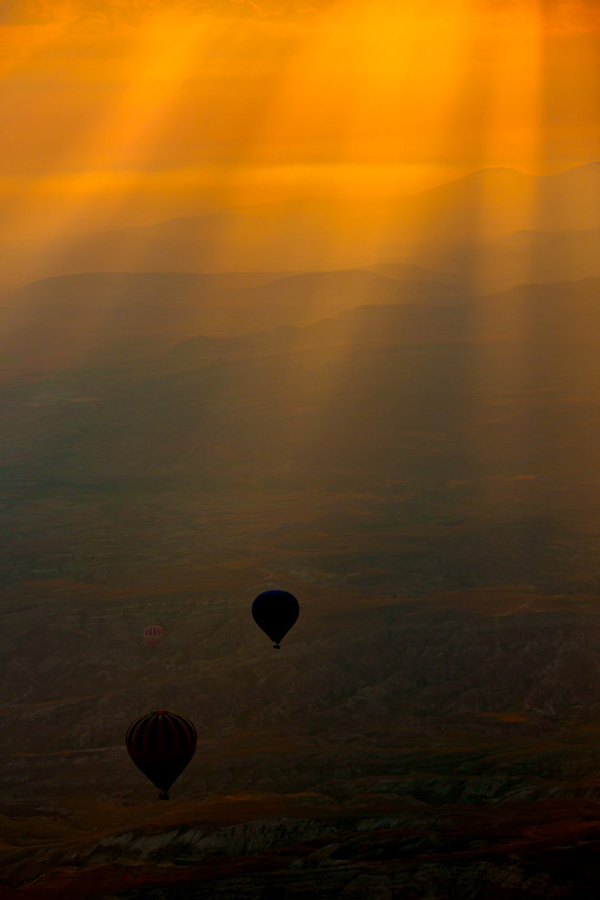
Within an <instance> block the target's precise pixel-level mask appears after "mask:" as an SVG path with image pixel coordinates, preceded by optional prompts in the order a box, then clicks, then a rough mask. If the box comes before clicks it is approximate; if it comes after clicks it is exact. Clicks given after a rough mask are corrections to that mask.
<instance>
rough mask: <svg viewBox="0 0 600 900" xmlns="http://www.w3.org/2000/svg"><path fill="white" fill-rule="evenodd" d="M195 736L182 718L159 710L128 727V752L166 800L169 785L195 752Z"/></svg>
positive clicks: (190, 726) (189, 725)
mask: <svg viewBox="0 0 600 900" xmlns="http://www.w3.org/2000/svg"><path fill="white" fill-rule="evenodd" d="M197 741H198V733H197V731H196V729H195V727H194V725H193V724H192V723H191V722H190V720H189V719H186V718H185V716H178V715H176V714H175V713H171V712H165V711H164V710H158V711H157V712H153V713H148V714H147V715H145V716H140V717H139V719H136V720H135V722H132V724H131V725H130V726H129V728H128V730H127V736H126V738H125V743H126V744H127V752H128V753H129V755H130V757H131V758H132V760H133V762H134V763H135V764H136V766H137V767H138V769H139V770H140V772H143V773H144V775H145V776H146V778H149V779H150V781H151V782H152V784H154V785H155V786H156V787H157V788H158V789H159V790H160V794H159V798H160V799H161V800H168V799H169V794H168V793H167V792H168V790H169V788H170V787H171V785H172V784H173V783H174V782H175V781H176V780H177V779H178V778H179V776H180V775H181V773H182V772H183V770H184V769H185V767H186V766H187V764H188V763H189V761H190V760H191V758H192V756H193V755H194V753H195V752H196V743H197Z"/></svg>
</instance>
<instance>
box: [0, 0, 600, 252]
mask: <svg viewBox="0 0 600 900" xmlns="http://www.w3.org/2000/svg"><path fill="white" fill-rule="evenodd" d="M0 40H1V41H2V46H3V57H2V59H3V61H2V66H1V69H0V76H1V77H0V109H2V115H3V120H4V122H5V139H4V142H3V144H2V146H0V198H2V201H3V204H2V205H3V214H2V217H1V222H0V228H1V232H0V233H1V234H2V236H4V237H7V236H11V237H36V236H48V235H53V234H63V235H68V234H70V233H77V232H79V231H80V230H81V229H84V230H96V229H97V228H106V227H111V225H112V224H113V223H121V224H122V223H129V224H146V223H150V222H156V221H160V220H164V219H167V218H172V217H175V216H178V215H193V214H194V213H200V212H202V211H204V210H212V209H224V208H236V207H240V206H246V205H252V204H260V203H262V202H267V203H268V202H273V201H279V202H281V201H283V202H285V201H286V200H297V199H301V198H302V197H311V196H315V197H317V198H319V197H321V198H324V197H327V198H330V199H334V200H335V199H337V200H339V202H340V205H341V207H342V208H343V209H344V215H346V214H347V206H348V201H349V200H351V199H352V198H355V197H358V198H360V197H363V198H368V197H370V196H372V197H374V198H375V199H379V200H381V201H383V200H385V198H388V199H389V200H390V201H393V200H394V198H396V197H399V196H402V195H405V194H410V193H416V192H418V191H420V190H424V189H427V188H430V187H434V186H435V185H439V184H443V183H445V182H448V181H451V180H452V179H453V178H456V177H460V176H461V175H464V174H467V173H468V172H471V171H474V170H477V169H481V168H488V167H496V166H506V167H511V168H516V169H517V170H519V171H526V172H531V173H532V174H545V173H548V172H555V171H560V170H563V169H568V168H571V167H573V166H576V165H579V164H582V163H585V162H591V161H594V160H595V159H597V158H598V157H599V156H600V152H599V149H598V148H600V125H599V122H598V116H597V112H596V111H597V109H598V85H597V78H596V63H597V59H598V48H599V41H600V26H599V16H598V13H597V12H596V11H595V10H594V8H593V6H589V7H586V6H585V5H583V6H582V5H574V4H569V3H555V4H553V5H548V4H541V3H536V2H526V3H520V4H518V5H517V6H515V5H514V4H509V3H505V4H500V5H497V4H485V3H484V4H478V3H475V2H474V0H431V2H429V3H427V4H424V5H423V4H422V5H420V6H416V5H414V4H409V3H404V4H397V3H392V2H387V0H377V2H375V3H373V2H371V3H367V2H366V0H351V2H345V3H319V4H317V5H315V6H313V7H311V8H310V9H309V8H302V7H301V6H300V5H298V6H296V5H294V4H283V3H277V2H271V3H262V4H261V3H250V2H248V3H243V2H213V3H208V4H204V5H202V6H200V4H198V3H192V2H179V3H166V2H161V0H140V2H137V3H122V2H116V0H105V2H101V0H96V2H92V0H64V2H52V3H50V2H43V0H32V2H29V0H22V2H18V0H17V2H13V3H8V4H5V6H4V10H3V12H2V14H1V16H0Z"/></svg>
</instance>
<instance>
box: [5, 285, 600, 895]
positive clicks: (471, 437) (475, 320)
mask: <svg viewBox="0 0 600 900" xmlns="http://www.w3.org/2000/svg"><path fill="white" fill-rule="evenodd" d="M321 274H322V273H321ZM330 274H331V273H330ZM407 274H409V275H410V276H411V277H410V279H409V280H406V278H405V277H404V276H406V275H407ZM415 274H418V273H415V271H414V270H410V272H408V273H407V271H406V270H405V269H402V270H395V271H394V272H391V271H390V270H389V269H387V270H386V272H377V273H375V274H374V273H370V274H367V275H366V274H365V272H359V273H358V274H356V275H355V276H354V275H352V273H351V272H350V273H349V272H346V273H338V274H337V275H336V276H335V277H330V276H329V275H328V276H327V277H325V278H322V277H321V275H314V274H313V275H311V276H310V277H308V276H306V277H304V276H302V277H300V276H298V277H296V276H290V278H289V279H288V278H284V279H279V280H278V279H274V280H272V278H271V276H264V279H263V280H262V281H261V279H260V278H254V282H253V283H250V282H251V281H252V279H250V280H249V281H248V278H246V282H245V283H244V284H245V286H243V288H242V287H241V286H240V285H238V286H237V287H235V285H233V286H232V285H231V284H229V286H227V285H224V284H221V285H220V287H215V283H214V279H213V282H211V283H210V284H208V283H206V284H204V287H203V288H202V290H205V291H206V292H205V294H204V295H203V296H204V300H205V304H204V306H202V305H200V306H198V308H196V306H195V305H194V302H193V301H194V296H195V295H194V294H193V292H192V293H191V294H190V293H189V292H188V288H189V289H190V290H191V288H190V284H192V282H193V281H194V279H193V278H192V276H190V278H186V279H184V280H185V283H186V288H185V291H183V293H182V294H181V296H180V297H179V300H180V301H181V302H180V305H179V306H178V307H177V309H178V310H179V314H180V315H179V317H174V318H173V319H171V320H170V319H169V309H172V306H169V304H170V303H171V299H172V298H171V295H170V293H169V291H170V290H171V289H172V287H173V282H172V280H171V279H170V277H169V278H165V279H163V280H162V281H160V279H159V281H157V282H156V283H155V284H154V289H155V293H154V294H153V298H154V299H153V303H155V305H156V309H157V310H158V312H156V310H155V312H156V317H155V320H154V322H149V323H148V324H147V328H146V330H144V329H143V328H142V325H144V317H143V309H144V296H145V295H144V291H145V289H146V288H144V279H141V280H140V279H137V281H136V279H133V280H132V279H130V280H129V281H127V279H125V281H127V284H128V285H129V288H131V287H132V285H133V284H134V283H135V284H137V287H136V288H135V291H138V292H139V293H138V294H136V292H135V291H133V289H132V294H131V298H130V300H131V302H130V305H129V306H127V304H125V305H124V301H123V302H121V301H120V300H118V298H117V300H118V302H117V300H115V296H114V295H113V294H111V293H110V292H108V293H107V294H106V296H104V300H105V301H106V304H107V305H106V308H105V313H106V315H107V316H108V315H111V316H113V325H114V323H115V322H120V323H121V324H122V326H123V331H122V335H121V336H122V337H123V341H122V342H119V341H117V342H113V344H111V343H110V341H109V342H108V343H106V341H105V338H106V336H107V335H108V334H109V331H110V329H109V330H107V331H106V332H105V333H104V337H102V334H103V333H102V332H101V331H99V330H98V329H97V328H96V326H95V325H94V322H93V321H92V319H89V318H86V316H85V315H83V314H82V319H81V321H79V324H77V323H74V322H71V325H72V328H71V331H69V329H68V328H65V329H64V331H63V333H62V334H61V331H60V328H57V326H56V323H59V322H60V321H61V316H63V319H64V310H65V309H66V308H72V307H73V305H74V304H75V305H76V304H77V302H78V299H77V298H78V295H77V294H76V285H77V284H79V285H80V286H81V284H86V285H87V288H90V285H92V284H95V285H96V288H97V289H98V290H100V288H98V284H99V282H98V280H97V279H96V280H95V279H94V278H91V277H90V278H87V280H86V279H83V280H80V281H79V282H78V281H77V279H75V281H73V280H71V281H68V280H67V281H68V284H69V290H70V291H75V293H73V294H72V295H69V296H68V297H66V296H65V297H63V300H64V304H63V306H62V307H61V306H60V303H59V301H60V300H61V298H60V292H59V293H57V285H56V284H55V283H53V284H50V285H48V284H46V285H42V286H40V285H38V286H34V287H33V288H32V289H31V290H25V291H24V293H23V294H22V295H21V300H22V301H23V302H24V303H25V304H27V303H29V304H31V305H30V307H27V308H29V309H30V312H31V317H32V321H38V320H39V321H42V322H44V323H47V324H48V327H46V325H44V327H41V326H40V328H39V329H38V331H37V332H36V333H35V334H34V333H33V332H32V330H31V329H29V330H28V329H27V328H24V329H22V331H21V332H19V331H18V330H17V331H14V332H13V339H14V341H15V342H17V343H15V345H14V350H15V352H14V359H15V360H17V361H18V362H19V365H20V369H19V371H16V370H15V369H14V368H12V369H11V366H10V365H9V363H8V362H7V365H6V368H5V369H4V371H3V380H2V383H1V384H0V422H1V423H2V436H1V439H0V488H1V495H0V524H1V527H2V534H3V540H2V545H1V547H0V576H1V582H0V675H1V677H0V755H1V758H2V766H1V767H0V785H1V786H0V791H1V796H2V816H1V818H0V829H1V836H0V869H1V872H2V875H1V878H0V882H1V885H2V888H1V889H2V896H3V897H4V896H6V897H7V898H9V900H13V898H19V900H43V898H46V900H58V898H65V900H71V898H72V900H75V898H78V897H90V898H104V900H109V898H110V900H113V898H117V897H118V898H123V900H126V898H140V900H142V898H143V900H156V898H173V900H175V898H184V900H185V898H190V900H191V898H209V897H210V898H217V897H222V898H229V897H239V898H242V900H245V898H247V900H255V898H260V900H268V898H275V900H278V898H279V900H283V898H286V900H295V898H299V900H300V898H309V897H310V898H323V900H327V898H338V897H339V898H394V900H395V898H398V897H403V898H404V897H407V898H428V900H441V898H451V900H453V898H459V897H460V898H492V900H495V898H498V900H513V898H521V897H522V898H536V897H539V898H542V897H543V898H587V897H589V898H591V897H595V896H596V895H597V883H598V875H599V874H600V871H599V865H598V862H597V859H598V848H599V842H600V803H599V801H600V788H599V787H598V782H599V777H600V749H599V748H600V743H599V739H600V725H599V724H598V723H599V718H600V606H599V604H598V595H599V594H598V592H599V590H600V579H599V576H598V571H599V562H600V560H599V555H600V552H599V544H598V534H599V533H600V515H599V513H598V509H599V508H600V503H599V501H600V485H599V482H598V479H597V474H596V469H597V447H598V433H599V432H598V426H599V423H600V418H599V415H598V411H599V409H600V407H599V406H598V390H597V383H596V380H595V378H594V373H595V367H596V360H597V349H598V348H597V343H598V341H597V329H596V320H597V314H596V305H595V298H596V296H597V283H596V281H594V280H590V281H587V282H579V283H577V284H573V285H566V286H565V285H563V286H556V285H554V286H552V287H551V288H546V287H543V286H540V285H534V286H530V287H527V288H515V289H513V290H510V291H507V292H505V293H504V294H497V295H493V296H488V297H485V298H481V297H479V298H477V297H475V296H474V295H473V294H472V293H471V292H470V291H469V290H467V289H466V288H461V287H460V286H457V285H456V284H452V283H451V282H449V281H447V280H444V278H443V276H439V281H436V280H435V278H434V277H433V276H431V274H430V277H426V276H425V275H423V280H422V282H421V283H420V286H418V287H416V286H415V282H414V281H413V280H412V279H413V278H414V276H415ZM371 276H373V277H371ZM388 276H389V277H388ZM401 276H402V277H401ZM148 277H149V276H144V278H145V279H146V280H147V279H148ZM224 277H225V276H224ZM227 277H229V276H227ZM244 277H246V276H244ZM190 279H191V280H190ZM298 279H299V280H298ZM393 279H396V281H395V282H394V280H393ZM403 279H404V280H403ZM109 281H110V279H109ZM125 281H123V279H121V282H119V283H120V285H121V287H120V288H119V290H123V291H125V288H124V287H123V285H124V284H125ZM66 283H67V282H65V284H66ZM367 283H368V285H367ZM111 284H112V285H113V287H114V285H115V284H116V282H114V281H111ZM199 284H200V282H198V281H197V280H196V281H195V282H194V284H193V285H192V287H193V291H198V290H200V287H199ZM344 284H345V285H346V287H345V288H344V289H343V290H342V287H341V285H344ZM352 284H354V288H355V291H354V293H353V292H352V290H351V289H350V287H349V285H350V286H351V285H352ZM394 284H395V286H394ZM74 285H75V287H74ZM273 285H276V286H275V287H273ZM366 285H367V286H368V290H369V291H371V290H373V291H376V292H377V293H376V297H375V299H376V300H377V302H374V303H363V304H362V305H360V304H357V302H356V301H357V297H359V296H362V294H363V293H364V291H365V290H367V287H366ZM103 290H104V289H103ZM227 291H230V292H233V293H230V295H229V299H230V301H231V302H233V300H232V298H233V297H234V294H235V291H237V294H236V296H237V297H238V300H239V299H240V298H241V297H242V296H244V292H249V295H248V296H251V298H252V300H251V302H250V300H249V299H248V297H247V298H246V299H247V302H248V305H247V307H246V309H248V310H249V309H251V304H258V305H257V308H259V307H260V303H259V300H260V297H262V300H260V302H263V307H262V308H263V310H264V316H265V317H268V316H269V315H270V312H269V311H270V310H272V309H273V308H274V305H276V304H277V298H278V297H279V298H280V300H281V310H280V311H281V316H282V323H281V327H277V328H272V329H268V330H260V329H257V330H256V331H254V332H252V333H250V332H249V331H248V328H247V324H244V322H245V320H244V318H243V316H242V315H241V314H240V316H239V317H233V319H232V321H234V322H235V323H236V326H237V329H238V331H237V333H234V329H232V330H230V332H229V333H228V334H218V333H217V332H218V328H217V323H218V321H219V316H221V320H224V317H225V312H224V309H225V307H224V306H220V304H224V303H225V299H224V298H225V297H226V296H227ZM307 291H308V292H309V294H310V293H311V292H312V294H311V296H312V295H314V297H317V295H318V298H319V300H318V303H319V304H321V305H322V304H324V303H325V304H326V303H327V302H329V304H330V305H329V306H328V307H327V312H328V315H327V317H325V318H321V319H319V317H318V316H316V315H315V316H313V314H312V313H309V312H307V310H309V309H310V304H309V305H308V306H303V305H302V303H301V300H302V295H303V292H307ZM211 292H212V293H211ZM278 292H279V293H278ZM259 295H260V297H259ZM327 297H329V298H330V301H327ZM282 298H283V299H282ZM372 299H373V298H372ZM79 300H81V297H80V298H79ZM284 301H285V302H284ZM61 302H62V301H61ZM99 302H100V301H99V300H98V301H97V300H94V308H95V309H96V311H97V304H98V303H99ZM103 302H104V301H103ZM228 302H229V301H228ZM57 303H58V304H59V305H58V306H57V305H56V304H57ZM110 303H113V307H111V306H110ZM317 306H318V304H317V305H315V309H316V308H317ZM243 308H244V307H243V304H242V303H241V302H240V303H239V305H238V306H237V307H236V309H237V310H238V312H239V311H240V310H242V309H243ZM61 309H62V312H61ZM198 309H200V310H201V315H200V313H198ZM573 309H577V311H578V314H577V316H576V323H577V326H576V327H575V325H574V326H573V327H572V328H570V329H566V326H565V322H568V321H569V310H571V311H572V310H573ZM111 310H112V311H111ZM196 314H198V315H200V319H201V320H202V321H203V322H205V323H207V322H209V321H211V322H212V323H213V325H214V328H213V330H212V331H211V330H210V329H207V331H206V333H202V332H194V330H193V329H194V328H195V327H196V324H197V323H196V319H194V316H195V315H196ZM228 314H229V315H230V316H231V308H230V309H229V313H228ZM302 316H304V318H302ZM40 317H41V319H40ZM44 317H45V318H44ZM211 317H212V318H211ZM286 317H287V319H286ZM52 322H54V327H53V329H52V328H51V327H50V324H51V323H52ZM161 322H162V323H169V322H170V326H169V328H167V327H166V326H165V328H164V329H163V327H162V325H161ZM532 322H535V323H537V324H536V326H535V327H533V325H532ZM195 323H196V324H195ZM84 326H85V327H84ZM111 327H112V326H111ZM119 327H121V326H119ZM144 327H145V326H144ZM127 328H129V329H130V330H129V331H127ZM78 329H79V330H78ZM86 329H87V330H88V331H89V333H90V334H91V335H93V336H94V341H95V343H94V341H91V342H90V344H89V345H86V353H85V354H83V355H84V356H85V359H83V358H78V357H77V354H76V353H75V352H74V351H75V350H76V349H77V347H78V346H79V347H80V349H81V347H83V346H84V345H83V344H82V345H78V340H79V337H80V335H81V334H84V333H88V331H86ZM140 329H141V331H140ZM136 335H137V338H136ZM138 338H139V340H138ZM125 339H126V340H125ZM134 339H135V340H136V341H137V343H136V344H135V347H134V345H133V344H132V341H134ZM18 340H21V341H22V343H21V344H18ZM28 341H31V343H30V344H28ZM102 341H105V342H104V343H102ZM7 342H8V339H7ZM8 343H9V342H8ZM134 343H135V341H134ZM42 345H43V346H44V347H45V350H44V353H43V354H42V356H40V357H39V359H44V360H46V366H45V367H44V366H42V365H41V363H40V364H39V367H32V365H31V361H29V362H28V359H29V357H28V356H27V352H29V351H27V352H25V351H26V350H27V347H29V348H30V350H31V353H32V357H31V358H33V357H35V355H36V354H39V353H40V347H41V346H42ZM132 348H133V349H132ZM17 351H18V352H17ZM21 351H23V352H22V353H21ZM86 354H87V355H86ZM7 359H8V357H7ZM271 587H281V588H284V589H286V590H290V591H292V592H293V593H294V594H295V595H296V596H297V597H298V599H299V601H300V604H301V615H300V619H299V621H298V623H297V625H296V626H295V628H294V629H293V631H292V632H291V633H290V634H289V635H288V637H287V638H286V639H285V641H284V645H283V649H282V650H281V652H280V653H274V652H273V650H272V649H271V646H270V643H269V641H268V640H267V639H266V638H265V636H264V635H263V634H262V633H261V632H260V631H259V630H258V629H257V628H256V626H255V624H254V622H253V621H252V618H251V616H250V604H251V602H252V600H253V598H254V597H255V596H256V595H257V594H258V593H259V592H260V591H262V590H265V589H267V588H271ZM150 623H156V624H160V625H161V626H162V627H163V628H164V632H165V636H164V640H163V641H162V643H161V644H160V645H159V647H158V648H156V649H151V648H149V647H148V646H147V645H146V644H145V643H144V641H143V638H142V632H143V629H144V627H145V626H146V625H148V624H150ZM156 708H166V709H170V710H173V711H175V712H181V713H183V714H184V715H187V716H189V717H190V718H191V719H192V720H193V721H194V723H195V724H196V726H197V728H198V732H199V744H198V750H197V753H196V756H195V757H194V759H193V760H192V762H191V764H190V766H189V767H188V769H187V770H186V771H185V772H184V773H183V775H182V776H181V778H180V779H179V780H178V782H177V783H176V784H175V786H174V788H173V791H172V800H171V801H170V803H168V804H164V803H159V801H158V799H157V792H156V791H155V789H154V788H153V787H152V786H151V785H150V784H149V783H148V782H147V781H146V780H145V779H144V778H143V776H142V775H141V774H140V772H139V771H138V770H137V769H135V767H134V766H133V765H132V763H131V761H130V760H129V758H128V756H127V753H126V749H125V745H124V735H125V731H126V729H127V727H128V725H129V723H130V722H131V721H132V720H133V719H134V718H135V717H137V716H138V715H140V714H141V713H144V712H147V711H150V710H152V709H156Z"/></svg>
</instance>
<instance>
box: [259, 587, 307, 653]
mask: <svg viewBox="0 0 600 900" xmlns="http://www.w3.org/2000/svg"><path fill="white" fill-rule="evenodd" d="M299 614H300V606H299V604H298V601H297V600H296V598H295V597H294V595H293V594H290V593H289V591H263V593H262V594H259V595H258V597H257V598H256V600H255V601H254V603H253V604H252V616H253V618H254V621H255V622H256V624H257V625H258V627H259V628H262V630H263V631H264V633H265V634H266V635H267V637H270V638H271V640H272V641H273V645H274V647H275V648H276V649H279V644H280V642H281V641H282V640H283V638H284V637H285V636H286V634H287V633H288V631H289V630H290V628H291V627H292V625H294V623H295V622H296V619H297V618H298V616H299Z"/></svg>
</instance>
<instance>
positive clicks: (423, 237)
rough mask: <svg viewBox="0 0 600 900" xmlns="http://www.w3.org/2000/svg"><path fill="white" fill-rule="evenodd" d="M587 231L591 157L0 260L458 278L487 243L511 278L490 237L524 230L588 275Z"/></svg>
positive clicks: (573, 273) (37, 271) (11, 250)
mask: <svg viewBox="0 0 600 900" xmlns="http://www.w3.org/2000/svg"><path fill="white" fill-rule="evenodd" d="M595 229H600V163H589V164H587V165H584V166H580V167H578V168H575V169H571V170H568V171H566V172H560V173H558V174H555V175H545V176H534V175H525V174H522V173H519V172H516V171H514V170H512V169H486V170H481V171H478V172H474V173H472V174H471V175H467V176H465V177H463V178H460V179H458V180H456V181H453V182H450V183H449V184H445V185H442V186H439V187H436V188H433V189H431V190H428V191H425V192H422V193H420V194H417V195H414V196H410V197H405V198H402V199H399V200H393V201H389V202H384V201H381V200H360V201H358V200H357V201H353V202H352V205H351V207H350V208H348V207H347V206H346V207H343V208H342V207H340V205H339V203H336V202H334V201H326V200H310V199H308V200H304V201H301V202H300V201H296V202H289V203H274V204H266V205H263V206H257V207H247V208H240V209H231V210H226V211H224V212H222V213H220V214H212V215H202V216H195V217H194V216H192V217H186V218H179V219H172V220H170V221H166V222H160V223H158V224H154V225H150V226H147V227H143V228H128V229H123V230H114V231H106V232H99V233H82V234H77V235H73V234H69V235H66V236H64V237H63V238H57V239H55V240H53V241H37V240H35V241H33V240H32V241H23V242H8V241H5V242H3V243H2V244H0V265H1V271H2V284H3V285H4V286H5V287H9V286H15V285H18V284H25V283H27V282H31V281H33V280H36V279H42V278H46V277H49V276H53V275H66V274H75V273H82V272H151V271H152V272H156V271H159V272H187V273H197V272H207V271H209V272H211V271H212V272H239V271H248V272H261V271H268V272H273V271H274V272H289V271H305V270H317V271H323V270H331V269H345V268H355V267H365V266H375V265H376V264H381V263H384V262H386V261H387V262H392V263H393V262H396V261H404V262H412V263H419V264H423V265H425V266H427V267H432V268H439V267H442V268H445V269H447V270H449V271H455V272H460V273H461V275H463V277H464V275H465V274H466V275H469V276H471V275H472V274H473V272H477V273H478V276H479V277H480V279H481V278H485V264H484V265H483V267H482V263H481V259H480V256H481V254H482V253H483V254H484V263H485V261H486V260H487V258H488V255H489V253H490V252H491V254H492V257H493V259H494V263H493V266H492V268H494V266H495V267H496V268H501V261H503V262H504V264H505V266H506V267H507V270H508V271H510V272H512V273H513V274H512V275H511V276H510V277H512V278H517V279H520V278H522V277H523V270H524V266H525V268H526V264H527V252H528V251H527V248H524V247H523V246H518V247H516V248H515V249H514V250H511V249H510V242H509V244H508V245H507V244H505V243H502V240H503V239H504V238H507V237H508V236H509V235H511V234H512V233H514V232H520V231H523V230H527V231H541V232H544V233H545V232H555V233H558V234H557V235H556V237H555V241H558V242H559V244H560V246H559V248H558V256H559V258H564V262H563V264H562V268H561V266H560V265H558V264H557V267H553V268H552V272H555V271H560V276H559V277H568V278H571V279H574V278H581V277H584V276H586V275H590V274H598V272H597V270H596V268H594V266H595V263H594V261H593V259H592V258H591V257H593V256H596V257H597V256H598V254H597V253H596V252H595V250H594V248H595V247H597V242H596V239H595V237H594V235H592V234H591V232H592V231H594V230H595ZM571 232H590V234H588V235H587V236H586V235H585V234H581V235H580V237H577V235H574V234H570V233H571ZM561 233H566V234H565V235H562V236H561ZM498 240H500V241H501V244H500V245H499V246H498V247H497V248H495V247H494V246H492V248H491V250H490V247H489V245H490V242H495V241H498ZM540 240H541V241H542V243H543V239H540ZM561 241H562V242H563V243H564V251H563V249H561V248H562V246H563V244H562V243H561ZM518 243H519V242H518V240H517V244H518ZM572 248H575V252H574V253H571V249H572ZM532 252H534V251H532ZM540 253H541V251H540ZM540 253H538V256H536V257H535V264H533V263H532V266H533V270H535V271H537V270H539V269H543V266H544V260H545V259H546V258H547V257H548V258H549V255H550V254H551V250H549V251H548V254H545V253H541V255H540ZM524 254H525V256H524ZM523 259H524V262H523ZM497 260H500V261H497ZM486 264H487V263H486ZM499 277H500V280H498V279H499ZM501 277H502V276H501V273H500V276H498V274H497V273H496V274H494V275H493V277H492V276H490V278H491V281H490V282H489V284H492V286H496V287H501V286H509V285H508V281H507V278H508V276H506V277H505V279H504V281H503V282H501ZM552 277H554V276H552ZM494 279H495V281H494ZM526 280H527V279H526ZM544 280H547V279H544ZM514 283H518V282H515V281H512V282H511V284H514Z"/></svg>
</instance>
